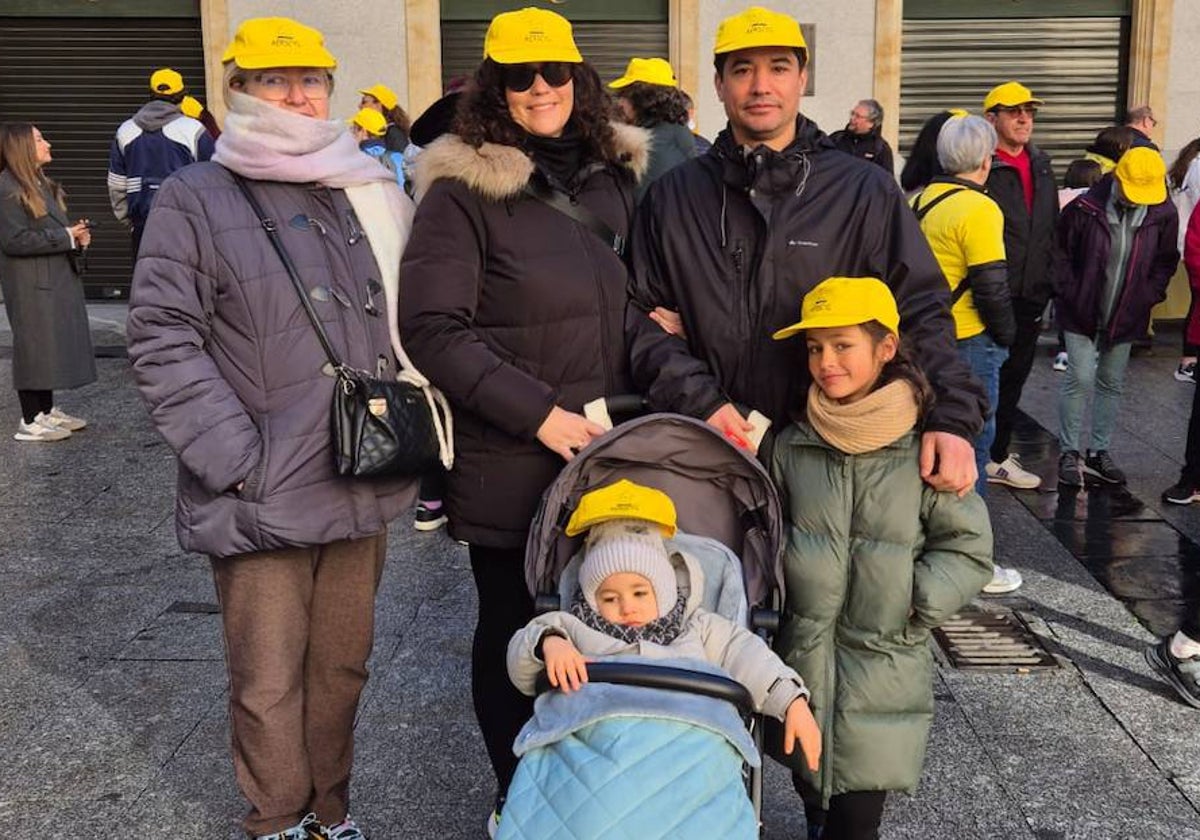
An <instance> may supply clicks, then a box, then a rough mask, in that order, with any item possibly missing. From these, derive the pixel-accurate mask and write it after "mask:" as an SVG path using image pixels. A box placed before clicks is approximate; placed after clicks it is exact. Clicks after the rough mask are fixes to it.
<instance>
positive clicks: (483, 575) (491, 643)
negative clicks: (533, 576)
mask: <svg viewBox="0 0 1200 840" xmlns="http://www.w3.org/2000/svg"><path fill="white" fill-rule="evenodd" d="M470 555H471V574H472V575H474V576H475V591H476V592H477V593H478V595H479V620H478V622H477V623H476V624H475V641H474V644H473V646H472V648H471V697H472V699H473V700H474V701H475V719H476V720H478V721H479V729H480V731H481V732H482V733H483V743H484V746H485V747H487V753H488V758H489V759H490V760H491V762H492V770H493V771H494V772H495V774H496V785H497V798H498V799H503V797H504V795H505V793H506V792H507V791H508V785H509V782H511V781H512V777H513V774H514V773H515V772H516V770H517V757H516V756H515V755H513V741H514V740H516V737H517V733H518V732H520V731H521V727H522V726H524V725H525V721H527V720H529V718H530V717H532V716H533V698H532V697H526V696H525V695H524V694H522V693H521V692H519V691H517V689H516V688H514V687H513V684H512V682H511V681H509V679H508V668H507V666H506V664H505V661H506V657H507V654H508V640H509V639H511V638H512V637H513V634H514V633H516V632H517V631H518V630H520V629H521V628H522V627H524V626H525V625H526V624H528V623H529V620H530V619H532V618H533V598H532V597H531V596H530V594H529V590H528V589H526V588H525V550H524V549H522V548H485V547H483V546H478V545H472V546H471V548H470Z"/></svg>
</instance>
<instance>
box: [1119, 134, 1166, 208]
mask: <svg viewBox="0 0 1200 840" xmlns="http://www.w3.org/2000/svg"><path fill="white" fill-rule="evenodd" d="M1113 177H1114V178H1116V179H1117V182H1118V183H1119V184H1120V185H1121V193H1122V194H1123V195H1124V196H1125V197H1126V198H1127V199H1129V200H1130V201H1132V202H1133V203H1134V204H1162V203H1163V202H1164V201H1166V200H1167V164H1166V161H1164V160H1163V158H1162V155H1160V154H1159V153H1158V152H1156V151H1154V150H1153V149H1150V148H1147V147H1144V146H1135V147H1134V148H1132V149H1130V150H1129V151H1127V152H1126V153H1125V154H1123V155H1121V159H1120V160H1119V161H1117V168H1116V170H1114V172H1113Z"/></svg>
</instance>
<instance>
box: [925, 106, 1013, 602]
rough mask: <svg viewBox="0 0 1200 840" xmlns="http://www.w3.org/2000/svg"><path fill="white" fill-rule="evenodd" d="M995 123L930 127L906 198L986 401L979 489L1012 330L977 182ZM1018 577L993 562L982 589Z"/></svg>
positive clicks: (997, 240)
mask: <svg viewBox="0 0 1200 840" xmlns="http://www.w3.org/2000/svg"><path fill="white" fill-rule="evenodd" d="M995 148H996V129H995V128H993V127H992V124H991V123H989V122H988V121H987V120H985V119H983V118H982V117H974V116H966V115H964V116H953V115H952V116H950V117H948V118H947V119H946V120H945V121H944V123H943V124H942V128H941V130H940V131H939V132H938V135H937V159H938V165H939V166H940V167H941V169H942V171H944V172H945V173H947V174H945V175H935V176H934V177H933V179H932V180H931V181H930V183H929V185H928V186H927V187H925V189H923V190H922V191H921V192H920V193H919V194H918V195H917V196H916V197H915V198H914V199H913V201H912V207H913V210H914V211H915V212H916V214H917V218H918V219H919V220H920V222H921V231H922V232H923V233H924V234H925V238H926V239H928V240H929V246H930V247H931V248H932V249H933V254H934V256H935V257H937V261H938V264H939V265H940V266H941V267H942V273H943V274H945V275H946V281H947V282H948V283H949V284H950V301H951V308H950V313H951V314H952V315H953V316H954V325H955V329H956V333H957V337H958V352H959V354H960V355H961V356H962V357H963V359H964V360H965V361H966V362H967V364H969V365H970V366H971V371H972V372H973V373H974V374H975V376H977V377H978V378H979V381H980V382H982V383H983V385H984V388H985V389H986V390H987V395H988V403H989V404H990V406H991V409H990V410H989V411H988V415H987V417H986V419H985V420H984V425H983V432H982V433H980V435H979V437H977V438H976V439H975V462H976V465H977V466H978V467H979V478H978V479H977V480H976V482H975V489H976V491H977V492H978V493H979V495H981V496H982V495H985V494H986V493H987V473H986V472H985V471H984V469H983V468H984V466H985V465H986V464H987V461H988V459H989V454H988V453H989V452H990V450H991V445H992V439H993V438H994V437H995V434H996V418H995V410H996V400H997V398H998V396H999V390H1000V366H1001V365H1002V364H1004V360H1005V359H1006V358H1008V349H1007V348H1008V346H1009V345H1010V344H1012V341H1013V337H1014V336H1015V334H1016V322H1015V321H1014V319H1013V311H1012V303H1011V301H1010V299H1009V288H1008V273H1007V270H1006V267H1005V258H1004V214H1003V212H1002V211H1001V210H1000V206H999V205H998V204H996V202H995V201H993V200H992V199H991V198H990V197H989V196H988V194H987V191H986V190H984V187H983V185H984V184H985V183H986V182H987V177H988V173H989V172H990V171H991V169H992V151H993V150H994V149H995ZM1020 585H1021V575H1020V573H1019V572H1017V571H1016V570H1015V569H1006V568H1002V567H1001V566H996V571H995V575H994V576H993V578H992V581H991V583H989V584H988V585H987V586H985V587H984V588H983V591H984V592H989V593H993V594H995V593H1003V592H1011V591H1013V590H1014V589H1016V588H1017V587H1019V586H1020Z"/></svg>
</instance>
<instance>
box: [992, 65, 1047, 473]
mask: <svg viewBox="0 0 1200 840" xmlns="http://www.w3.org/2000/svg"><path fill="white" fill-rule="evenodd" d="M1042 104H1043V103H1042V100H1040V99H1038V98H1037V97H1035V96H1034V95H1033V92H1032V91H1031V90H1030V89H1029V88H1027V87H1025V86H1024V85H1023V84H1021V83H1020V82H1005V83H1003V84H1000V85H997V86H996V87H994V88H992V89H991V90H990V91H988V94H987V96H986V97H985V98H984V100H983V110H984V116H985V117H986V118H987V120H988V122H990V123H991V124H992V125H993V126H995V128H996V138H997V140H996V151H995V154H994V156H993V159H992V170H991V172H990V173H989V174H988V180H987V185H986V186H987V190H988V193H989V194H990V195H991V196H992V198H993V199H995V200H996V203H997V204H999V205H1000V209H1001V210H1002V211H1004V252H1005V257H1006V259H1007V264H1008V285H1009V288H1010V289H1011V290H1012V305H1013V315H1014V317H1015V318H1016V323H1017V334H1016V338H1015V339H1014V340H1013V343H1012V346H1010V347H1009V348H1008V359H1007V360H1006V361H1005V362H1004V366H1003V367H1001V368H1000V395H999V398H998V399H997V402H996V439H995V441H993V443H992V458H991V461H990V462H989V463H988V465H987V475H988V481H991V482H993V483H995V484H1007V485H1008V486H1010V487H1016V488H1019V489H1024V490H1031V489H1033V488H1035V487H1037V486H1038V485H1039V484H1041V482H1042V480H1041V478H1040V477H1038V476H1036V475H1034V474H1033V473H1031V472H1030V471H1029V470H1027V469H1025V467H1024V466H1023V465H1022V464H1021V459H1020V457H1019V456H1018V455H1017V454H1016V453H1015V452H1012V451H1010V448H1009V444H1010V443H1011V442H1012V433H1013V426H1014V425H1015V424H1016V419H1017V406H1018V404H1019V403H1020V402H1021V391H1022V390H1023V389H1024V387H1025V380H1027V379H1028V378H1029V372H1030V370H1032V369H1033V360H1034V358H1035V357H1036V355H1037V342H1038V336H1039V335H1040V334H1041V331H1042V314H1043V313H1044V312H1045V311H1046V304H1047V302H1048V301H1049V300H1050V297H1051V295H1052V294H1053V291H1054V271H1055V266H1056V262H1057V253H1056V251H1055V245H1054V227H1055V225H1056V224H1057V223H1058V185H1057V183H1056V182H1055V178H1054V170H1053V168H1052V167H1051V165H1050V157H1049V156H1048V155H1046V154H1045V153H1044V152H1042V151H1041V150H1040V149H1038V148H1037V146H1035V145H1033V143H1032V139H1033V128H1034V121H1035V120H1036V118H1037V113H1038V108H1039V106H1041V105H1042Z"/></svg>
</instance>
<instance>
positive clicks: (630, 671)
mask: <svg viewBox="0 0 1200 840" xmlns="http://www.w3.org/2000/svg"><path fill="white" fill-rule="evenodd" d="M587 674H588V682H604V683H612V684H614V685H633V686H640V687H642V688H658V689H664V690H666V691H683V692H686V693H688V694H699V695H701V696H704V697H714V698H716V699H717V700H724V701H726V702H727V703H732V704H733V705H734V706H736V707H737V710H738V711H739V712H740V713H741V714H743V715H752V714H754V698H753V697H751V696H750V691H749V690H748V689H747V688H746V686H744V685H742V684H741V683H740V682H738V681H737V680H733V679H730V678H729V677H723V676H721V675H719V674H708V673H705V672H703V671H689V670H687V669H686V668H673V667H670V666H667V665H646V664H644V663H641V662H619V661H616V662H614V661H608V662H589V663H588V664H587ZM551 688H552V686H551V685H550V680H549V678H548V677H547V676H546V672H545V671H543V672H542V673H541V674H539V675H538V678H537V686H536V689H537V692H538V694H542V693H544V692H547V691H550V690H551Z"/></svg>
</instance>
